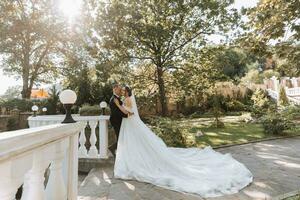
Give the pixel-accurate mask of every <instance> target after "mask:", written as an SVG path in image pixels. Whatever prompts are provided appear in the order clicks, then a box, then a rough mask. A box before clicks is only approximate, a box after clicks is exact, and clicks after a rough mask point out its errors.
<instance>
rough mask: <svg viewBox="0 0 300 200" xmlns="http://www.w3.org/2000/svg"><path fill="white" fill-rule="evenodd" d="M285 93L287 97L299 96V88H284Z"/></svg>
mask: <svg viewBox="0 0 300 200" xmlns="http://www.w3.org/2000/svg"><path fill="white" fill-rule="evenodd" d="M285 92H286V95H287V96H291V97H293V96H300V87H294V88H286V89H285Z"/></svg>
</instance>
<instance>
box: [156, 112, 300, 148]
mask: <svg viewBox="0 0 300 200" xmlns="http://www.w3.org/2000/svg"><path fill="white" fill-rule="evenodd" d="M156 120H157V121H160V122H159V125H157V124H156V126H161V127H163V128H165V127H177V128H178V129H179V130H180V132H182V133H183V134H184V135H185V136H186V137H188V138H194V140H195V142H196V143H195V145H196V146H197V147H204V146H208V145H210V146H213V147H216V146H220V145H229V144H241V143H247V142H249V141H254V140H259V139H265V138H272V137H275V136H274V135H269V134H265V133H264V131H263V127H262V125H261V124H258V123H245V122H239V117H238V116H227V117H224V118H222V121H223V122H224V123H225V128H212V127H210V124H211V123H212V118H195V119H190V118H181V119H170V118H159V119H156ZM199 131H201V132H202V133H203V134H204V135H203V136H199V137H197V136H196V137H195V135H197V133H198V132H199ZM166 132H167V131H166ZM296 134H300V127H299V126H297V128H296V129H295V130H292V131H286V132H285V135H296Z"/></svg>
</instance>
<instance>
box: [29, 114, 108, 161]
mask: <svg viewBox="0 0 300 200" xmlns="http://www.w3.org/2000/svg"><path fill="white" fill-rule="evenodd" d="M72 116H73V118H74V120H76V121H80V122H83V123H84V124H85V126H84V128H83V129H82V130H81V131H80V136H79V141H78V142H79V151H78V156H79V158H101V159H107V158H108V120H109V116H106V115H101V116H79V115H72ZM64 117H65V116H64V115H41V116H36V117H29V118H28V124H29V127H30V128H32V127H40V126H45V125H49V124H59V123H61V121H63V119H64ZM97 128H98V131H96V130H97ZM88 129H90V132H91V135H90V137H89V143H90V145H91V146H90V148H89V149H87V148H86V142H87V137H86V130H88ZM96 134H98V135H99V137H98V138H99V147H96V143H97V135H96Z"/></svg>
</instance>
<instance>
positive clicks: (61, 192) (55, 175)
mask: <svg viewBox="0 0 300 200" xmlns="http://www.w3.org/2000/svg"><path fill="white" fill-rule="evenodd" d="M68 145H69V139H68V140H67V139H65V140H62V141H59V142H57V143H56V144H55V152H54V156H53V159H52V162H51V165H50V176H49V180H48V184H47V186H46V193H47V198H48V199H57V200H66V199H67V190H66V185H65V182H64V178H63V174H62V173H63V172H62V165H63V159H64V157H65V150H66V148H67V147H68Z"/></svg>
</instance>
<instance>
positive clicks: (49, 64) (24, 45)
mask: <svg viewBox="0 0 300 200" xmlns="http://www.w3.org/2000/svg"><path fill="white" fill-rule="evenodd" d="M56 10H57V9H56V8H55V5H54V4H53V1H48V0H16V1H10V0H3V1H0V55H1V56H2V59H3V68H4V71H5V72H6V73H7V74H9V75H13V76H15V77H17V78H21V79H22V81H23V86H22V98H26V99H29V98H30V95H31V89H32V87H33V85H34V84H35V83H38V82H47V81H49V80H51V79H53V78H52V77H53V76H50V75H53V73H55V72H56V71H57V69H58V68H57V66H55V65H58V63H57V60H59V59H58V58H59V53H60V52H62V51H61V50H62V49H63V47H64V46H65V44H66V41H67V39H69V38H70V36H69V35H67V33H68V32H69V31H68V30H69V29H68V28H67V26H66V24H67V23H66V21H65V20H64V18H63V17H62V16H61V15H60V13H59V12H56Z"/></svg>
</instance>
